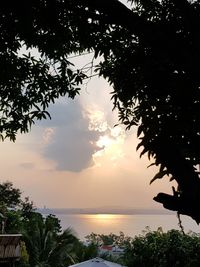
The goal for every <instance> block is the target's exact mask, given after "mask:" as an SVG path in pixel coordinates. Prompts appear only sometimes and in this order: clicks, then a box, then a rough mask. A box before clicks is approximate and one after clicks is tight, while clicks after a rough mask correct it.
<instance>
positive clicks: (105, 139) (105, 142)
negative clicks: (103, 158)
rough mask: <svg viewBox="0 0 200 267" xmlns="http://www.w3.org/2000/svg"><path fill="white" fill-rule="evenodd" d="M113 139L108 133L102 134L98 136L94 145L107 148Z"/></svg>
mask: <svg viewBox="0 0 200 267" xmlns="http://www.w3.org/2000/svg"><path fill="white" fill-rule="evenodd" d="M114 142H115V141H114V140H113V139H111V138H110V137H109V136H108V135H103V136H100V137H99V140H98V141H97V142H96V145H97V146H98V147H100V148H108V147H110V146H112V145H113V143H114Z"/></svg>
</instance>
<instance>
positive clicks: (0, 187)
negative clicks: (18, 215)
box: [0, 181, 21, 208]
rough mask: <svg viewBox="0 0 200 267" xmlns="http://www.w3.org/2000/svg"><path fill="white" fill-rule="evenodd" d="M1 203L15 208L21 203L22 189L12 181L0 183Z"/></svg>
mask: <svg viewBox="0 0 200 267" xmlns="http://www.w3.org/2000/svg"><path fill="white" fill-rule="evenodd" d="M0 203H1V205H5V206H6V207H8V208H13V207H15V206H18V205H19V204H20V203H21V191H20V190H19V189H18V188H14V187H13V184H12V183H11V182H8V181H7V182H3V183H0Z"/></svg>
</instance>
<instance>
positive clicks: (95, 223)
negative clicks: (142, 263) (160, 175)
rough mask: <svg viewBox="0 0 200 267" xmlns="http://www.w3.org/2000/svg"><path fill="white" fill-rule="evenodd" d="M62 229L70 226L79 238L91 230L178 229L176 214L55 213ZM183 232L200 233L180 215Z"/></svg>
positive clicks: (133, 232) (132, 232)
mask: <svg viewBox="0 0 200 267" xmlns="http://www.w3.org/2000/svg"><path fill="white" fill-rule="evenodd" d="M56 216H57V217H58V218H59V219H60V220H61V225H62V228H63V229H66V228H67V227H72V228H73V229H74V230H75V232H76V233H77V235H78V237H79V238H80V239H81V240H84V237H85V236H86V235H88V234H90V233H92V232H94V233H98V234H109V233H111V232H112V233H115V234H119V232H120V231H122V232H124V233H125V234H126V235H129V236H132V237H134V236H135V235H139V234H142V232H143V231H144V230H145V228H146V227H147V226H148V227H150V229H151V230H152V231H154V230H157V229H158V227H162V229H163V230H164V231H167V230H170V229H180V228H179V226H178V219H177V217H176V215H121V214H57V215H56ZM181 220H182V224H183V226H184V230H185V232H189V231H193V232H196V233H200V226H198V225H197V224H196V223H195V222H194V221H193V220H192V219H190V218H189V217H187V216H182V217H181Z"/></svg>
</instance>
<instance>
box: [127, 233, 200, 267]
mask: <svg viewBox="0 0 200 267" xmlns="http://www.w3.org/2000/svg"><path fill="white" fill-rule="evenodd" d="M123 260H124V265H126V266H128V267H132V266H134V267H137V266H138V267H146V266H148V267H149V266H151V267H158V266H159V267H169V266H170V267H179V266H180V267H183V266H184V267H199V266H200V236H199V235H198V234H194V233H190V234H183V233H182V232H180V231H178V230H170V231H168V232H167V233H164V232H163V231H162V229H161V228H159V229H158V230H157V231H150V230H148V231H147V232H146V233H145V234H144V235H139V236H136V237H135V238H134V239H133V240H132V242H131V243H130V245H129V246H128V247H127V248H126V250H125V253H124V257H123Z"/></svg>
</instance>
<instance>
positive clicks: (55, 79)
mask: <svg viewBox="0 0 200 267" xmlns="http://www.w3.org/2000/svg"><path fill="white" fill-rule="evenodd" d="M128 2H130V4H131V5H132V10H131V9H129V8H127V7H126V6H125V5H123V4H122V3H120V2H119V1H118V0H109V1H107V0H73V1H72V0H52V1H44V0H36V1H25V0H21V1H16V2H14V3H13V1H11V0H10V1H6V2H5V1H2V2H1V3H0V27H1V33H0V35H1V38H0V39H1V41H0V52H1V53H0V66H1V74H0V87H1V91H0V92H1V93H0V110H1V118H0V133H1V134H2V138H5V137H9V138H10V139H11V140H15V136H16V133H17V131H21V132H27V131H28V130H29V126H30V125H31V124H32V123H34V120H35V119H42V118H46V117H48V116H49V114H48V112H47V107H48V105H49V103H51V102H54V101H55V99H57V98H58V97H59V96H65V95H68V96H69V97H72V98H74V96H75V95H76V94H77V93H78V92H79V90H80V85H81V83H82V82H83V80H84V79H86V78H87V76H86V74H85V73H84V71H83V70H80V69H77V68H76V67H74V66H72V64H71V63H70V61H69V56H70V55H72V54H81V53H83V52H94V57H95V58H97V57H98V58H99V60H100V63H99V64H98V66H96V67H95V71H96V73H97V74H98V75H99V76H102V77H104V78H105V79H107V80H108V82H109V83H110V85H111V86H112V87H113V95H112V99H113V101H114V107H115V108H118V110H119V119H120V120H121V121H122V122H123V123H124V124H125V125H126V126H127V128H128V129H129V128H130V127H132V126H134V125H135V126H137V127H138V137H139V138H140V143H139V145H138V148H139V147H142V149H143V150H142V152H141V155H143V154H145V153H147V155H148V157H149V158H153V159H154V160H155V165H156V166H159V168H160V171H159V173H158V174H157V175H156V176H155V177H154V178H153V179H152V181H154V180H156V179H158V178H162V177H165V176H166V175H169V176H170V180H176V182H177V184H178V187H177V189H175V188H173V194H172V195H168V194H165V193H159V194H158V195H157V197H155V198H154V199H155V200H156V201H158V202H160V203H162V204H163V205H164V207H165V208H167V209H170V210H175V211H178V213H180V214H186V215H189V216H191V217H192V218H193V219H195V220H196V222H197V223H199V222H200V208H199V202H200V180H199V173H198V171H197V167H196V166H197V165H198V164H200V152H199V147H200V113H199V107H200V91H199V88H200V70H199V60H200V32H199V28H198V25H199V18H200V3H199V1H189V0H183V1H178V0H161V1H159V0H151V1H144V0H135V1H134V0H130V1H128ZM23 47H24V48H30V49H33V48H35V49H36V51H37V56H34V55H33V53H32V51H33V50H29V51H30V53H26V54H25V55H23V53H22V48H23Z"/></svg>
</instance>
